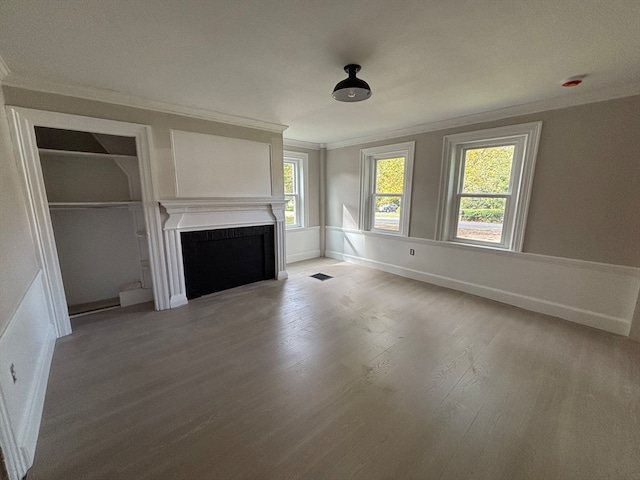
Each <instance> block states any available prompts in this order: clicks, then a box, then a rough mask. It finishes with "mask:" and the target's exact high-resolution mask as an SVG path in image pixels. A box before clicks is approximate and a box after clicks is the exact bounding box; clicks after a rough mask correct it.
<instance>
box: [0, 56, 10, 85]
mask: <svg viewBox="0 0 640 480" xmlns="http://www.w3.org/2000/svg"><path fill="white" fill-rule="evenodd" d="M9 73H10V71H9V67H7V64H6V63H5V61H4V59H3V58H2V55H0V83H3V82H4V80H5V78H7V77H8V76H9Z"/></svg>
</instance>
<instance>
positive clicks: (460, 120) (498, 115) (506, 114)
mask: <svg viewBox="0 0 640 480" xmlns="http://www.w3.org/2000/svg"><path fill="white" fill-rule="evenodd" d="M639 94H640V85H625V86H622V87H616V88H605V89H599V90H594V91H588V92H585V93H581V94H574V95H565V96H562V97H553V98H548V99H545V100H540V101H537V102H531V103H524V104H521V105H514V106H512V107H506V108H501V109H498V110H491V111H488V112H482V113H476V114H473V115H465V116H462V117H456V118H451V119H448V120H441V121H438V122H431V123H425V124H422V125H416V126H413V127H407V128H401V129H397V130H390V131H388V132H385V133H379V134H373V135H366V136H362V137H358V138H354V139H351V140H344V141H341V142H330V143H327V144H326V148H327V150H334V149H336V148H343V147H351V146H354V145H363V144H366V143H372V142H378V141H380V140H389V139H395V138H400V137H407V136H411V135H418V134H421V133H428V132H435V131H438V130H446V129H449V128H456V127H463V126H465V125H473V124H477V123H484V122H492V121H495V120H502V119H504V118H510V117H518V116H521V115H529V114H532V113H539V112H544V111H547V110H559V109H561V108H567V107H575V106H578V105H585V104H588V103H597V102H604V101H607V100H614V99H616V98H623V97H630V96H633V95H639Z"/></svg>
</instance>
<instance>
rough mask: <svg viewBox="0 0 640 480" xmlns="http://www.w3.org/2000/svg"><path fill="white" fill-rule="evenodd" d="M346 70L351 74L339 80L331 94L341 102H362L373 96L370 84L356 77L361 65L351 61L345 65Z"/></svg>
mask: <svg viewBox="0 0 640 480" xmlns="http://www.w3.org/2000/svg"><path fill="white" fill-rule="evenodd" d="M344 71H345V72H347V73H348V74H349V78H345V79H344V80H342V81H341V82H338V84H337V85H336V88H334V89H333V94H332V95H331V96H332V97H333V98H335V99H336V100H338V101H340V102H361V101H362V100H366V99H367V98H369V97H370V96H371V88H370V87H369V84H368V83H367V82H365V81H364V80H360V79H359V78H356V73H358V72H359V71H360V65H356V64H354V63H350V64H349V65H347V66H346V67H344Z"/></svg>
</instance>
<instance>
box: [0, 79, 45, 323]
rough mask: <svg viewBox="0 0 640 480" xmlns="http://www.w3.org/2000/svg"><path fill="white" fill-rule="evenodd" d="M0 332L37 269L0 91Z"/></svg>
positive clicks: (34, 250)
mask: <svg viewBox="0 0 640 480" xmlns="http://www.w3.org/2000/svg"><path fill="white" fill-rule="evenodd" d="M0 224H1V225H2V227H1V228H0V252H2V267H1V268H0V335H1V334H2V332H4V329H5V328H6V326H7V324H8V323H9V319H10V318H11V316H12V314H13V313H14V312H15V310H16V308H17V307H18V305H19V303H20V300H21V299H22V297H23V295H24V294H25V293H26V291H27V288H28V287H29V285H30V284H31V282H32V280H33V279H34V277H35V275H36V273H37V272H38V262H37V259H36V249H35V245H34V243H33V239H32V238H31V231H30V229H29V220H28V217H27V209H26V206H25V199H24V195H23V191H22V185H21V182H20V179H19V177H18V170H17V167H16V161H15V157H14V155H13V148H12V143H11V139H10V137H9V125H8V124H7V115H6V112H5V108H4V98H3V96H2V93H1V92H0Z"/></svg>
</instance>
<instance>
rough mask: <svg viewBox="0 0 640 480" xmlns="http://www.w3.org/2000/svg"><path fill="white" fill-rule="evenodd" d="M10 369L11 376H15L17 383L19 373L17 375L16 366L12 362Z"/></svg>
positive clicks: (14, 379)
mask: <svg viewBox="0 0 640 480" xmlns="http://www.w3.org/2000/svg"><path fill="white" fill-rule="evenodd" d="M9 370H11V378H13V383H16V382H17V381H18V375H16V366H15V365H14V364H13V363H12V364H11V368H10V369H9Z"/></svg>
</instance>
